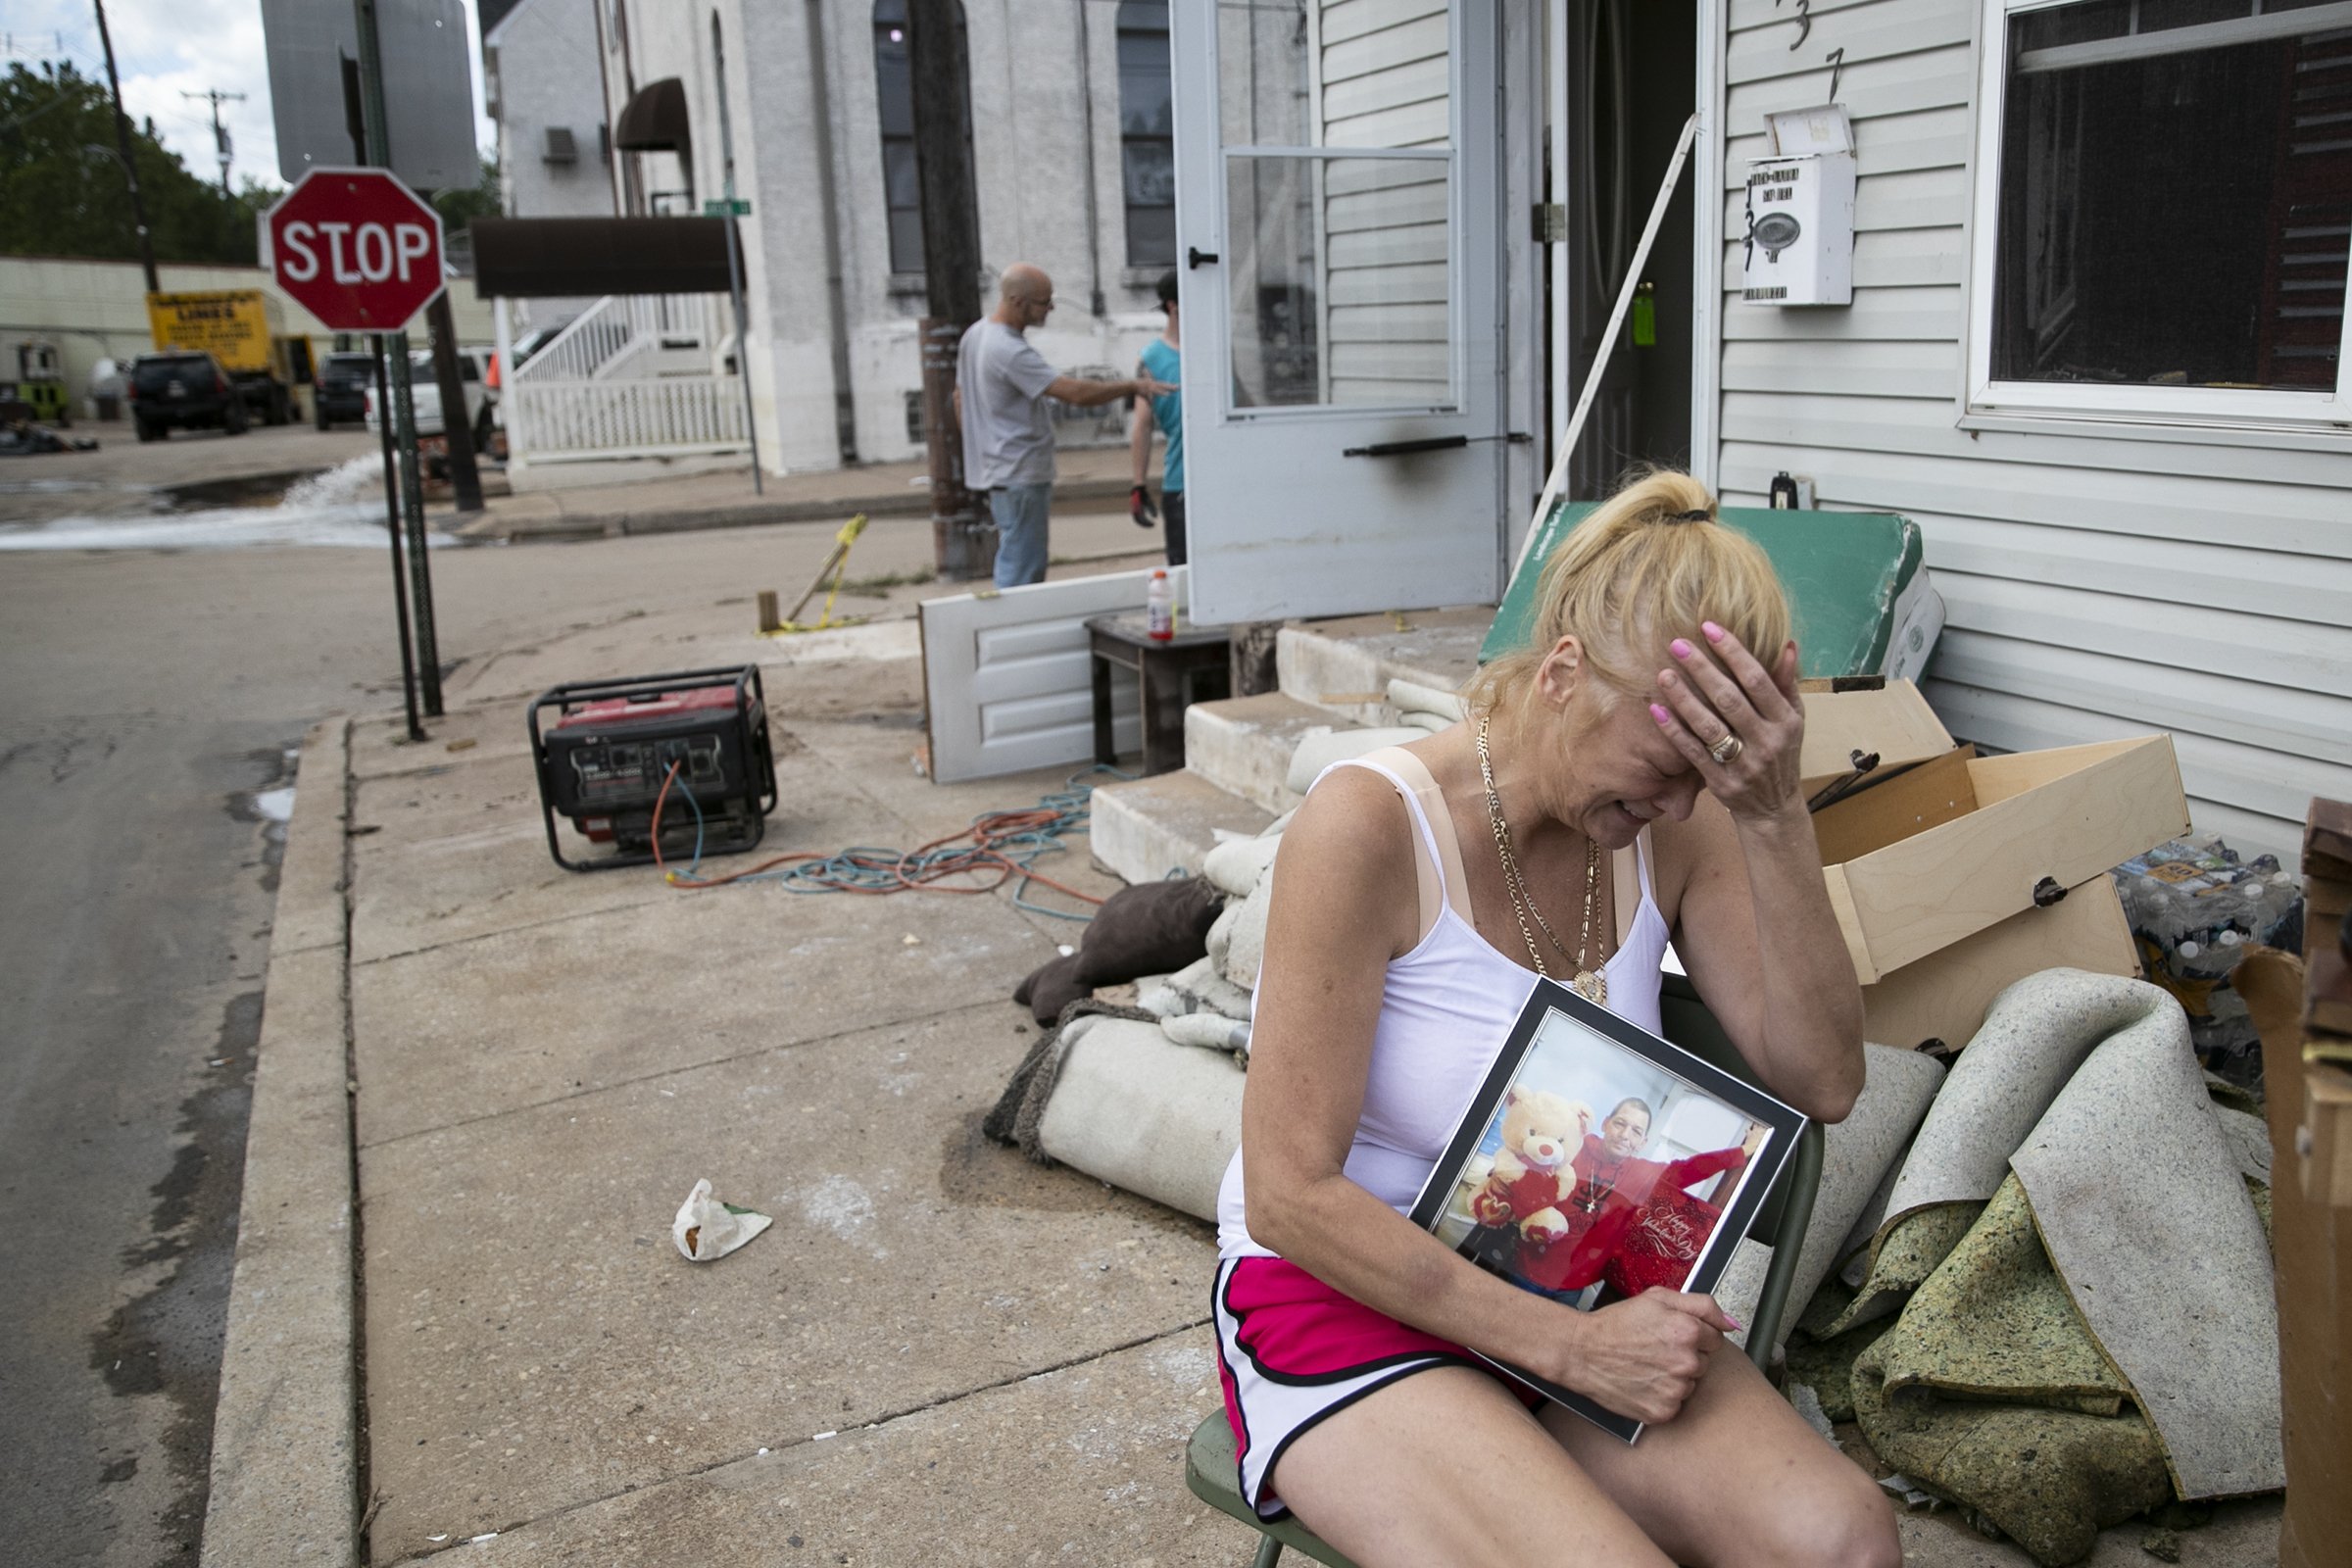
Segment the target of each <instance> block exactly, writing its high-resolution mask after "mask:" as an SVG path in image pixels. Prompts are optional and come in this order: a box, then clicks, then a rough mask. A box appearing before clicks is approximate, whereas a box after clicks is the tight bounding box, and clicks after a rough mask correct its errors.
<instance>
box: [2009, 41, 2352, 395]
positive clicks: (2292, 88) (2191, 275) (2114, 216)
mask: <svg viewBox="0 0 2352 1568" xmlns="http://www.w3.org/2000/svg"><path fill="white" fill-rule="evenodd" d="M2107 9H2108V8H2107V7H2106V6H2104V5H2102V6H2095V7H2094V6H2082V7H2074V6H2065V7H2059V8H2056V9H2055V10H2052V11H2044V12H2036V13H2034V14H2032V16H2030V17H2028V18H2021V19H2019V21H2018V23H2017V24H2015V25H2013V26H2012V29H2011V33H2010V40H2011V74H2010V78H2009V83H2008V102H2007V108H2006V114H2005V117H2004V123H2003V125H2002V153H2001V191H2000V217H1999V231H1998V240H1997V243H1998V251H1997V254H1996V262H1995V274H1994V283H1993V356H1992V362H1993V363H1992V372H1993V375H1994V376H1995V377H1996V378H1998V379H2002V380H2020V381H2072V382H2108V383H2116V384H2131V385H2155V386H2260V387H2278V388H2313V389H2321V388H2327V387H2332V386H2333V385H2334V384H2335V379H2336V362H2337V359H2338V357H2339V350H2340V341H2341V334H2342V327H2343V311H2344V282H2345V264H2346V253H2347V250H2348V249H2352V246H2348V244H2347V236H2348V235H2352V137H2347V136H2346V135H2345V134H2344V133H2343V127H2344V126H2345V124H2346V123H2348V122H2347V121H2346V120H2344V119H2340V118H2338V117H2340V116H2345V115H2352V41H2346V40H2341V39H2338V40H2332V41H2330V40H2327V39H2325V38H2300V39H2298V38H2288V39H2281V40H2277V41H2272V42H2258V43H2247V44H2237V45H2233V46H2230V47H2227V48H2212V49H2205V50H2200V51H2196V52H2193V53H2182V54H2174V55H2160V56H2156V57H2153V58H2146V59H2121V60H2114V61H2111V62H2105V63H2098V62H2093V63H2087V64H2078V65H2074V66H2070V67H2068V68H2067V69H2063V70H2055V71H2052V70H2037V69H2035V68H2034V62H2033V61H2032V60H2031V59H2030V58H2028V59H2024V60H2023V61H2022V69H2021V58H2020V57H2021V56H2023V55H2024V54H2025V53H2026V51H2025V48H2024V47H2023V46H2024V44H2025V43H2026V40H2027V38H2028V35H2029V30H2028V28H2027V26H2026V24H2027V23H2029V22H2032V23H2034V24H2035V25H2037V26H2040V25H2046V24H2048V23H2052V22H2056V21H2058V20H2060V19H2062V18H2064V17H2065V16H2066V14H2067V13H2070V12H2084V13H2089V12H2102V13H2103V12H2105V11H2107ZM2141 26H2142V30H2143V31H2144V30H2146V28H2147V16H2146V13H2144V12H2143V15H2142V21H2141ZM2107 35H2108V36H2113V35H2114V33H2109V34H2107ZM2094 36H2096V34H2094ZM2055 41H2059V40H2057V39H2054V38H2052V37H2050V35H2049V34H2048V33H2046V32H2044V33H2041V34H2038V35H2036V36H2035V37H2034V42H2036V43H2042V44H2047V43H2049V42H2055ZM2063 41H2066V42H2079V41H2085V40H2082V39H2081V38H2080V37H2079V35H2077V36H2068V37H2065V38H2064V39H2063Z"/></svg>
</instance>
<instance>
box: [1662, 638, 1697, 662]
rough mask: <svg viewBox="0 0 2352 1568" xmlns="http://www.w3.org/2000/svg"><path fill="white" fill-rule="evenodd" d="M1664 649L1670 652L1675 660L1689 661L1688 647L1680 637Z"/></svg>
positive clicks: (1689, 648)
mask: <svg viewBox="0 0 2352 1568" xmlns="http://www.w3.org/2000/svg"><path fill="white" fill-rule="evenodd" d="M1666 647H1667V649H1668V651H1669V652H1671V653H1672V654H1673V655H1674V657H1675V658H1677V659H1689V658H1690V657H1691V645H1690V644H1689V643H1687V642H1685V641H1683V639H1682V638H1680V637H1677V638H1676V639H1675V640H1674V641H1672V642H1670V643H1668V644H1667V645H1666Z"/></svg>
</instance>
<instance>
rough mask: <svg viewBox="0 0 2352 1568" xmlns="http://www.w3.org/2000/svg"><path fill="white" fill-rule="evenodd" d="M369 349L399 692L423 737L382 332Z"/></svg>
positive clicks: (373, 335)
mask: <svg viewBox="0 0 2352 1568" xmlns="http://www.w3.org/2000/svg"><path fill="white" fill-rule="evenodd" d="M368 353H369V355H370V356H371V357H372V358H373V359H374V361H375V406H376V409H377V411H378V414H377V417H376V421H375V429H376V433H377V434H378V435H379V436H381V437H382V438H383V444H384V537H385V538H386V539H389V540H390V541H391V542H392V613H393V614H394V615H395V616H396V617H397V618H398V619H399V621H400V695H401V701H402V702H403V704H405V705H406V707H407V709H408V712H409V739H411V740H413V741H420V740H422V739H424V726H423V725H422V724H420V723H418V722H417V651H416V649H415V647H414V646H412V645H411V643H410V641H409V581H408V568H407V567H406V566H405V565H403V564H402V563H401V559H400V554H401V552H400V485H399V483H398V482H397V481H396V480H395V479H394V477H393V472H394V470H393V462H394V460H393V456H392V421H391V420H390V419H387V418H384V417H382V414H381V411H382V410H383V409H384V408H385V407H386V405H388V404H389V403H390V402H391V399H390V398H388V397H386V396H385V395H384V334H383V333H381V332H370V333H368Z"/></svg>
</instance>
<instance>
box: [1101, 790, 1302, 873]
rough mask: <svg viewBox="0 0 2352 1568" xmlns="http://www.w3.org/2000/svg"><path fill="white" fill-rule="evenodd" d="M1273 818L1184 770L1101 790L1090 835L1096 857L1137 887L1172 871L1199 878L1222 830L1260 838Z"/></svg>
mask: <svg viewBox="0 0 2352 1568" xmlns="http://www.w3.org/2000/svg"><path fill="white" fill-rule="evenodd" d="M1273 820H1274V813H1273V812H1271V811H1269V810H1267V809H1265V808H1264V807H1261V806H1258V805H1255V804H1254V803H1252V802H1250V801H1245V800H1243V799H1242V798H1241V797H1240V796H1238V795H1228V794H1227V793H1226V792H1225V791H1223V790H1221V789H1219V788H1217V787H1216V786H1215V785H1214V784H1211V783H1210V782H1209V781H1208V780H1206V779H1204V778H1202V777H1201V775H1200V774H1198V773H1196V772H1194V771H1192V769H1190V768H1184V769H1181V770H1179V771H1177V772H1173V773H1158V774H1154V775H1153V776H1152V777H1151V778H1139V779H1135V780H1132V781H1130V782H1127V783H1122V784H1105V785H1103V786H1101V787H1099V788H1098V789H1097V790H1096V791H1095V794H1094V802H1093V816H1092V818H1091V820H1090V822H1089V826H1088V837H1089V842H1090V845H1091V847H1092V849H1093V851H1094V857H1095V858H1096V859H1097V860H1098V861H1100V862H1102V863H1103V865H1104V866H1106V867H1108V868H1109V869H1110V870H1111V871H1113V872H1115V873H1116V874H1118V875H1119V876H1121V877H1124V878H1125V879H1126V880H1127V881H1129V882H1131V883H1133V882H1157V881H1159V880H1161V879H1162V878H1164V877H1166V876H1167V875H1168V873H1170V872H1171V871H1182V872H1183V873H1184V874H1185V875H1187V876H1199V875H1200V874H1201V859H1202V858H1203V857H1205V856H1206V855H1207V854H1208V852H1209V851H1210V850H1212V849H1214V848H1215V847H1216V844H1217V833H1216V830H1217V829H1218V828H1225V829H1227V830H1229V831H1231V832H1235V833H1245V834H1256V833H1260V832H1263V831H1264V830H1265V828H1266V825H1267V824H1268V823H1270V822H1272V821H1273Z"/></svg>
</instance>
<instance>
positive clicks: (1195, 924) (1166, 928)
mask: <svg viewBox="0 0 2352 1568" xmlns="http://www.w3.org/2000/svg"><path fill="white" fill-rule="evenodd" d="M1224 906H1225V896H1224V895H1223V894H1221V893H1219V892H1218V891H1217V890H1216V889H1215V888H1214V887H1212V886H1210V885H1209V884H1208V883H1206V882H1204V881H1201V879H1200V878H1198V877H1182V878H1178V879H1176V880H1174V881H1168V882H1141V883H1138V884H1136V885H1135V886H1133V887H1126V888H1121V889H1119V891H1118V892H1116V893H1113V894H1112V895H1111V896H1110V897H1109V898H1107V899H1104V900H1103V907H1101V908H1099V909H1097V910H1096V911H1095V917H1094V919H1092V920H1091V921H1089V922H1088V923H1087V927H1086V935H1085V936H1084V937H1083V938H1081V939H1080V942H1079V946H1078V951H1077V952H1076V953H1075V954H1072V955H1069V956H1066V957H1063V958H1057V959H1054V961H1052V962H1050V963H1046V964H1043V965H1041V966H1040V967H1039V968H1037V969H1036V970H1034V971H1033V972H1032V973H1031V974H1030V975H1029V977H1028V978H1027V979H1026V980H1023V981H1022V982H1021V983H1020V985H1019V986H1017V987H1015V988H1014V990H1013V994H1012V1000H1013V1001H1015V1002H1017V1003H1020V1004H1022V1005H1025V1006H1027V1007H1028V1008H1029V1013H1030V1016H1031V1017H1034V1018H1035V1019H1036V1020H1037V1021H1038V1022H1039V1023H1040V1024H1051V1023H1053V1022H1054V1019H1056V1018H1058V1017H1060V1016H1061V1009H1062V1008H1063V1007H1064V1006H1067V1005H1069V1004H1070V1003H1071V1002H1073V1001H1075V1000H1076V999H1077V998H1078V997H1082V996H1085V995H1087V994H1088V993H1090V992H1092V991H1094V990H1095V989H1096V988H1097V987H1099V986H1115V985H1123V984H1125V983H1126V982H1127V981H1130V980H1133V979H1136V978H1138V977H1140V976H1142V975H1147V974H1167V973H1169V972H1170V971H1172V970H1176V969H1181V968H1183V967H1184V966H1185V965H1186V964H1188V963H1191V962H1193V961H1194V960H1195V959H1197V958H1200V957H1201V956H1204V955H1205V954H1206V953H1207V952H1208V928H1209V927H1210V926H1211V925H1213V924H1214V923H1215V922H1216V918H1217V913H1218V911H1219V910H1220V909H1222V908H1223V907H1224ZM1073 987H1075V988H1076V989H1075V990H1073V989H1072V988H1073ZM1049 1001H1052V1002H1053V1003H1054V1005H1051V1006H1049V1005H1047V1004H1048V1002H1049Z"/></svg>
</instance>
